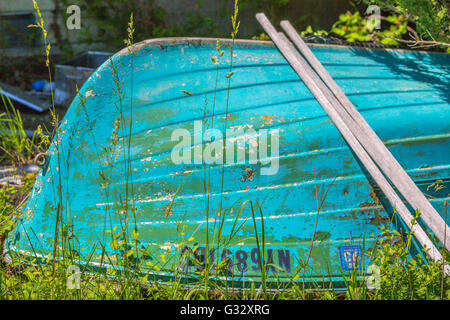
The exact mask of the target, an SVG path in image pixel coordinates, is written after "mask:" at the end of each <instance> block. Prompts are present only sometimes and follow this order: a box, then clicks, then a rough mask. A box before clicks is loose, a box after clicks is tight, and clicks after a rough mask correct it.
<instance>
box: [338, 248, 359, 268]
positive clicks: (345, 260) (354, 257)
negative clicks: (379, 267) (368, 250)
mask: <svg viewBox="0 0 450 320" xmlns="http://www.w3.org/2000/svg"><path fill="white" fill-rule="evenodd" d="M339 254H340V256H341V266H342V269H343V270H345V271H352V270H354V269H355V267H357V268H358V270H361V265H362V263H361V257H362V249H361V246H341V247H339Z"/></svg>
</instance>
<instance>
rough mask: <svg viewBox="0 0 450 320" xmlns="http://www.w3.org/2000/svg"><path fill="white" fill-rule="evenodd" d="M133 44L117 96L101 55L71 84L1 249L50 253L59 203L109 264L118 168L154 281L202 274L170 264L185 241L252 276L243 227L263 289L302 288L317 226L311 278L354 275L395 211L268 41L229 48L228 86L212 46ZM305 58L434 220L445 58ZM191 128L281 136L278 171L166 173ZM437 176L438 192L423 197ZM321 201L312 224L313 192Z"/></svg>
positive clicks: (121, 58)
mask: <svg viewBox="0 0 450 320" xmlns="http://www.w3.org/2000/svg"><path fill="white" fill-rule="evenodd" d="M136 47H137V49H138V50H137V52H136V53H135V55H134V57H133V67H132V70H133V72H130V70H131V67H130V62H131V59H130V54H129V53H128V51H127V50H122V51H121V52H119V53H118V54H116V55H115V56H114V57H113V58H112V63H113V64H114V65H115V66H116V67H117V68H118V77H119V79H120V81H121V82H122V83H123V99H122V101H118V98H117V94H115V92H114V90H115V88H116V87H115V84H114V81H113V76H112V72H111V62H110V61H107V62H105V63H104V64H103V65H102V66H101V67H100V68H99V69H98V70H97V71H96V72H95V73H94V74H93V75H92V76H91V77H90V78H89V80H88V81H87V82H86V83H85V84H84V86H83V88H82V89H81V90H80V96H81V97H84V98H81V97H80V96H79V97H76V98H75V100H74V101H73V103H72V105H71V107H70V109H69V110H68V112H67V114H66V116H65V118H64V120H63V123H62V125H61V126H60V129H61V134H60V137H59V139H58V141H59V142H58V143H55V142H54V144H53V145H52V147H51V149H50V152H49V154H50V157H49V163H48V166H47V167H46V168H45V169H44V170H41V172H40V173H39V175H38V177H37V181H36V184H35V186H34V189H33V192H32V195H31V197H30V199H29V201H28V203H27V206H26V208H25V212H26V213H27V215H26V217H25V218H24V219H23V220H22V221H21V223H20V224H19V225H18V227H17V228H16V232H15V233H14V234H13V235H12V236H11V237H10V239H9V248H10V249H11V250H15V251H18V250H22V251H26V252H27V251H28V252H31V251H32V250H31V247H33V248H34V250H36V252H37V253H38V254H42V255H44V256H46V255H48V254H49V253H50V252H52V244H53V235H54V228H55V216H56V208H58V206H59V207H61V208H62V215H61V216H62V218H63V224H65V223H67V222H70V223H71V225H72V227H73V229H72V231H73V233H74V235H75V237H76V239H77V241H78V243H79V244H80V246H81V247H84V248H85V251H83V252H80V254H81V256H82V257H83V254H87V253H88V252H90V249H92V248H93V246H95V245H97V244H98V243H99V242H102V243H104V244H105V245H106V250H107V251H108V252H109V253H110V254H114V250H113V249H112V248H111V245H110V240H111V239H110V237H111V236H110V234H108V233H107V232H106V231H107V230H112V229H113V228H114V227H116V226H118V225H119V224H120V219H121V218H123V206H122V205H121V204H120V203H121V200H122V199H123V198H124V197H125V194H126V192H127V191H126V190H127V187H126V183H125V182H126V174H125V172H126V168H127V164H129V165H130V167H131V168H132V170H131V171H130V172H131V177H130V176H129V179H131V180H132V182H133V187H132V189H131V188H128V192H129V198H130V199H131V198H132V199H133V204H134V205H135V206H136V225H137V228H138V231H139V235H140V236H139V239H140V241H141V245H142V246H144V247H145V248H147V250H148V251H149V253H150V256H148V257H143V258H142V260H141V262H142V264H143V265H144V266H146V267H148V269H149V272H151V273H152V274H155V276H156V277H161V278H165V277H170V276H171V274H172V273H171V272H168V271H167V270H164V268H166V269H167V268H172V265H174V266H175V267H177V268H181V269H183V268H187V270H188V271H189V273H190V274H191V275H195V273H196V272H198V271H200V270H201V265H200V266H199V265H198V264H196V263H193V262H192V261H179V259H178V258H179V256H180V254H181V253H182V252H185V251H189V250H191V249H192V248H193V247H197V248H198V249H197V251H196V252H194V253H193V254H194V255H195V257H196V258H197V260H198V261H200V262H201V263H202V262H203V263H204V262H205V261H209V264H210V265H213V266H214V264H215V265H217V264H218V263H220V261H224V260H225V261H226V263H225V264H222V266H223V265H225V267H224V268H223V269H222V273H220V274H219V275H218V276H219V277H225V278H227V279H230V280H234V281H237V282H241V283H242V282H247V281H256V282H257V281H259V280H260V276H261V270H260V265H259V256H258V252H257V243H256V240H255V225H256V228H257V229H258V232H259V235H258V236H259V240H260V241H262V239H261V234H260V233H261V232H262V228H263V227H264V230H265V238H264V257H265V261H266V262H267V264H268V266H267V272H268V275H269V277H270V278H269V280H270V281H272V280H274V278H273V276H274V275H276V276H277V277H278V278H279V279H280V280H289V279H291V278H293V277H294V275H295V273H296V271H299V270H300V281H302V275H303V269H302V265H303V264H304V262H305V261H306V260H307V257H308V255H309V252H310V246H311V243H312V240H313V232H314V229H315V224H316V221H317V227H316V231H317V232H316V234H315V235H314V250H312V254H311V258H310V259H309V263H308V267H307V268H306V270H305V275H306V277H307V280H308V281H310V282H323V281H329V280H331V281H339V279H341V277H342V274H343V273H345V272H350V271H349V270H351V267H352V265H353V264H354V262H355V261H354V258H355V257H354V254H355V253H356V254H357V258H356V259H357V260H358V265H359V266H360V267H361V268H362V269H364V270H365V269H366V268H367V266H368V265H369V264H370V263H371V261H370V255H371V249H372V247H373V245H374V239H373V237H371V235H372V234H373V235H375V236H378V235H379V234H380V232H381V231H380V227H381V226H382V225H383V224H385V223H387V221H389V219H390V217H391V216H390V215H391V214H392V208H390V207H389V206H388V205H387V203H386V201H385V199H384V198H383V197H382V196H381V195H380V193H379V190H378V189H377V188H376V187H375V188H374V187H373V186H371V184H370V181H369V179H368V178H367V176H366V173H365V171H364V170H363V169H362V168H361V167H360V165H359V163H358V161H357V160H356V159H355V158H354V156H353V154H352V152H351V150H350V149H349V148H348V146H347V145H346V143H345V141H344V140H343V138H342V137H341V136H340V134H339V132H338V130H337V129H336V128H335V127H334V125H333V124H332V123H331V122H330V121H329V119H328V117H327V115H326V114H325V112H324V111H323V110H322V108H321V107H320V105H319V104H318V103H317V101H316V100H315V99H314V98H313V96H312V95H311V93H310V92H309V91H308V90H307V88H306V87H305V86H304V85H303V83H302V82H301V81H300V80H299V79H298V76H297V75H296V74H295V73H294V72H293V71H292V70H291V68H290V67H289V65H288V64H287V63H286V61H285V60H284V58H283V57H282V55H281V54H280V53H279V52H278V50H277V49H276V48H275V47H273V46H272V45H271V44H270V43H264V42H256V41H237V42H236V44H235V48H234V53H235V56H234V58H233V71H234V74H233V76H232V77H231V82H230V88H229V90H228V80H229V79H228V78H227V77H226V75H227V74H228V73H229V56H227V54H228V52H227V51H226V49H225V54H224V55H223V57H222V59H221V60H220V61H219V64H218V65H215V64H213V63H212V62H211V56H217V52H216V50H215V48H216V40H215V39H209V40H208V39H203V40H201V39H170V40H164V39H162V40H158V39H156V40H149V41H145V42H143V43H140V44H137V45H136ZM312 50H313V51H314V53H315V54H316V56H317V57H318V59H319V60H320V61H321V62H322V63H323V64H324V66H325V67H326V68H327V69H328V71H329V72H330V74H331V75H332V76H333V78H335V79H336V81H337V82H338V84H339V85H340V86H341V87H342V89H343V90H344V92H345V93H346V94H347V95H348V97H349V98H350V100H351V101H352V102H353V103H354V104H355V106H356V107H357V109H358V110H359V111H360V112H361V114H362V115H363V116H364V117H365V118H366V119H367V122H368V123H369V124H370V125H371V126H372V127H373V129H374V131H375V132H376V133H377V134H378V135H379V136H380V138H381V139H382V140H383V141H384V142H385V144H386V145H387V146H388V148H389V150H390V151H391V152H392V153H393V155H394V156H395V157H396V158H397V159H398V161H399V162H400V164H401V165H402V166H403V167H404V168H405V169H406V171H407V172H408V174H410V175H411V177H412V178H413V179H414V181H415V182H416V183H417V184H418V186H419V187H420V188H421V189H422V190H423V191H424V192H425V193H426V194H427V195H429V196H430V197H433V198H432V199H433V200H432V201H431V202H432V204H433V205H434V206H435V207H436V209H437V210H438V212H440V213H441V214H443V212H444V208H443V204H442V201H443V200H445V199H448V195H449V189H448V186H449V181H450V166H449V160H450V139H449V138H450V121H449V119H450V107H449V102H450V96H449V91H448V83H449V81H448V80H449V76H448V68H449V66H450V59H449V55H445V54H436V53H421V52H407V51H389V50H367V49H358V48H346V47H330V46H315V47H313V48H312ZM131 76H132V77H133V82H132V83H133V86H131ZM216 79H218V81H217V84H216ZM184 91H187V92H188V93H190V94H186V93H184ZM131 92H132V94H131ZM228 93H229V103H228V112H229V114H228V117H226V118H227V119H225V116H226V108H227V96H228ZM213 105H214V116H212V114H213ZM120 106H122V108H123V112H122V114H121V113H120V112H119V111H118V110H120ZM195 120H202V121H203V122H204V124H205V127H206V126H209V127H214V128H216V129H219V130H224V127H225V125H226V126H227V128H230V127H236V128H237V127H245V128H248V127H250V126H251V128H252V129H254V130H261V129H268V130H273V129H278V130H279V132H280V141H279V149H280V150H279V156H278V159H279V171H278V173H276V174H274V175H262V174H261V168H262V167H264V165H262V164H261V163H259V164H249V163H238V164H226V165H225V166H222V165H211V166H209V165H207V164H186V165H185V164H182V165H175V164H173V162H171V157H170V155H171V150H172V148H173V147H174V146H175V145H176V144H177V141H171V134H172V132H173V130H175V129H179V128H183V129H186V130H188V131H189V132H191V133H194V132H193V131H194V125H193V123H194V121H195ZM118 121H121V124H122V125H123V128H125V129H124V130H122V129H121V128H119V130H117V132H116V133H117V137H116V138H117V144H116V145H115V148H114V149H113V150H112V151H111V149H108V148H109V147H110V146H111V141H112V140H111V139H112V137H114V136H115V133H114V123H117V122H118ZM130 121H132V131H131V140H130V141H129V140H128V139H129V136H130V135H129V131H127V130H128V128H129V126H130ZM228 138H229V139H232V138H233V137H228ZM128 142H130V150H131V154H130V157H128V156H127V148H128ZM203 147H204V145H203ZM192 148H195V146H194V145H192ZM247 156H249V155H248V154H247ZM128 160H130V161H131V162H129V161H128ZM222 171H223V179H224V183H223V187H222ZM60 178H61V180H60ZM438 179H440V180H441V181H442V183H441V184H442V185H443V186H444V187H443V188H441V189H439V190H436V188H430V187H429V186H430V185H431V184H432V183H433V182H435V181H436V180H438ZM59 181H62V186H61V197H60V198H58V196H57V194H58V184H59ZM208 181H210V186H209V194H208V193H207V192H206V185H208ZM222 188H223V190H222ZM327 190H328V191H327ZM325 194H326V198H325V200H324V201H323V205H322V206H321V209H320V212H319V214H318V217H317V197H319V199H320V198H321V197H323V196H324V195H325ZM174 197H175V199H174ZM246 200H251V201H252V203H253V204H254V205H256V204H257V203H258V204H259V206H260V207H261V209H262V217H261V216H260V213H259V211H258V212H257V213H256V216H253V215H252V213H251V211H250V206H249V203H247V204H246V205H245V206H244V207H243V209H242V212H241V213H240V214H239V209H240V207H241V205H242V204H243V203H244V202H245V201H246ZM319 202H320V201H319ZM220 208H222V210H220ZM207 212H208V214H207ZM220 213H221V214H220ZM221 221H223V230H222V231H221V235H222V238H221V241H222V242H223V241H224V240H226V239H228V238H230V235H232V238H233V239H232V240H231V241H229V245H228V246H225V245H224V244H223V243H221V245H220V246H219V247H217V236H218V229H219V227H218V226H219V225H220V224H221ZM235 222H236V223H235ZM132 224H133V227H134V221H133V223H132ZM236 226H237V227H238V229H237V230H236V229H234V228H235V227H236ZM30 230H32V231H33V232H29V231H30ZM27 234H28V236H27ZM28 237H29V238H28ZM206 238H208V239H209V240H208V241H209V243H206ZM212 239H216V240H215V242H214V245H213V244H212ZM260 244H261V243H260ZM168 249H169V250H168ZM169 251H170V252H169ZM359 252H360V253H359ZM161 254H164V256H163V258H161ZM361 254H362V257H360V255H361ZM99 255H100V250H99V249H98V250H96V251H95V255H94V258H93V260H92V261H91V262H92V263H98V262H99V261H97V260H98V259H99ZM227 259H229V260H227ZM161 260H166V261H167V262H166V263H164V262H161ZM148 261H150V262H151V264H146V263H147V262H148ZM227 261H228V262H227ZM150 265H153V266H150ZM154 265H158V267H159V268H161V271H158V270H156V269H155V268H154Z"/></svg>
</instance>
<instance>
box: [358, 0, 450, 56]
mask: <svg viewBox="0 0 450 320" xmlns="http://www.w3.org/2000/svg"><path fill="white" fill-rule="evenodd" d="M363 2H364V3H366V4H376V5H378V6H380V7H381V9H383V10H386V11H389V12H393V13H395V14H397V15H401V16H402V17H405V19H406V20H407V21H409V22H410V23H412V24H413V25H414V26H415V28H414V29H415V30H414V29H410V30H409V31H410V40H403V42H405V43H407V44H408V45H410V46H412V47H432V46H441V47H444V48H447V52H450V18H449V11H448V2H446V1H439V0H363ZM397 38H399V36H397Z"/></svg>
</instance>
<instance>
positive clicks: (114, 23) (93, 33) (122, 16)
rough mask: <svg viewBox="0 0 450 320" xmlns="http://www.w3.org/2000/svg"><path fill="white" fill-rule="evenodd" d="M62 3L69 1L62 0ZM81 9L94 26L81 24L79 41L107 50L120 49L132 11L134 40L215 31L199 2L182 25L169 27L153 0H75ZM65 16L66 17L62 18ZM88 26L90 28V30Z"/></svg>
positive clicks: (68, 3) (214, 33)
mask: <svg viewBox="0 0 450 320" xmlns="http://www.w3.org/2000/svg"><path fill="white" fill-rule="evenodd" d="M63 1H64V2H65V4H66V5H70V4H71V3H72V1H70V0H63ZM78 4H79V6H80V8H81V10H82V12H89V13H90V16H91V17H92V18H93V19H95V27H92V26H89V25H85V26H84V28H83V30H82V31H80V33H82V36H81V41H82V42H84V43H88V44H90V43H93V42H96V41H101V42H102V43H105V44H107V45H108V46H109V47H111V49H116V50H117V49H120V48H122V46H123V42H122V38H123V37H121V36H120V35H121V34H123V30H126V29H127V24H128V21H129V17H130V14H131V13H132V12H133V13H134V23H135V25H136V26H138V28H136V32H135V35H134V37H135V41H136V42H139V41H142V40H146V39H149V38H159V37H175V36H186V35H188V34H198V35H209V36H214V35H216V34H217V28H216V25H215V21H214V20H213V19H211V18H210V17H206V16H204V15H202V14H201V13H200V10H199V9H200V8H201V1H199V2H198V4H197V5H196V10H195V12H194V13H189V14H187V15H186V17H185V19H186V22H185V23H184V24H183V25H175V26H169V25H167V23H166V19H165V17H166V12H165V10H164V8H163V7H162V6H160V5H158V4H157V1H155V0H146V1H140V0H130V1H123V0H109V1H103V0H80V1H79V2H78ZM66 18H67V17H66ZM91 28H92V30H91Z"/></svg>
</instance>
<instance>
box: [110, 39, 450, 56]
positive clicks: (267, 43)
mask: <svg viewBox="0 0 450 320" xmlns="http://www.w3.org/2000/svg"><path fill="white" fill-rule="evenodd" d="M217 41H219V42H220V43H223V44H232V43H234V44H240V45H246V46H255V45H263V46H270V47H275V45H274V43H273V42H272V41H267V40H250V39H234V40H233V39H230V38H207V37H163V38H151V39H146V40H142V41H140V42H138V43H135V44H133V45H131V46H128V47H125V48H123V49H121V50H119V51H118V52H117V53H116V54H115V55H125V54H129V53H131V49H133V53H136V52H138V51H139V50H141V49H143V48H145V47H148V46H151V45H153V46H158V45H177V44H188V45H194V46H200V45H203V44H216V43H217ZM306 44H307V45H308V46H309V47H339V48H348V49H358V50H368V51H374V50H381V51H386V52H390V51H394V52H410V53H416V52H417V53H422V54H423V53H426V54H443V55H448V53H446V52H438V51H427V50H412V49H403V48H368V47H363V46H352V45H344V44H325V43H306Z"/></svg>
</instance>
